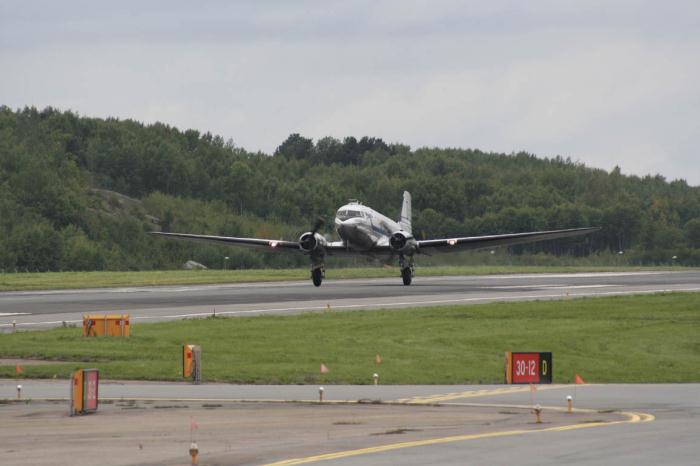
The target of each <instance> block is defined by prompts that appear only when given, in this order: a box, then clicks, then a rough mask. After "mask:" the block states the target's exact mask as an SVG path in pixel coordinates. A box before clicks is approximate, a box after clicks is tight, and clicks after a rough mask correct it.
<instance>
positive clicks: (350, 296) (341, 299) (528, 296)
mask: <svg viewBox="0 0 700 466" xmlns="http://www.w3.org/2000/svg"><path fill="white" fill-rule="evenodd" d="M663 291H695V292H697V291H700V271H679V272H620V273H580V274H528V275H488V276H457V277H421V276H420V269H419V270H418V275H417V276H416V278H415V279H414V283H413V285H411V286H404V285H402V284H401V279H400V278H399V277H396V278H383V279H359V280H325V281H324V283H323V285H322V286H321V287H319V288H316V287H314V286H313V285H312V284H311V281H310V280H305V281H295V282H274V283H246V284H231V285H206V286H201V285H200V286H159V287H133V288H105V289H92V290H88V289H85V290H61V291H31V292H4V293H0V331H10V330H12V325H13V322H14V323H15V325H16V326H17V328H19V329H31V328H39V327H50V326H57V325H62V324H63V323H64V322H65V323H67V324H76V323H79V322H81V321H82V315H83V314H84V313H128V314H129V315H130V316H131V321H133V322H140V321H156V320H167V319H182V318H196V317H204V316H209V315H212V314H217V315H228V316H246V315H248V316H249V315H263V314H280V315H282V314H295V313H301V312H315V311H323V310H327V309H329V308H330V309H331V310H356V309H381V308H388V309H392V308H401V307H410V306H434V305H450V304H477V303H488V302H497V301H525V300H536V299H541V300H544V299H565V298H577V297H593V296H612V295H625V294H636V293H657V292H663Z"/></svg>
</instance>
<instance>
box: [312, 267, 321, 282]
mask: <svg viewBox="0 0 700 466" xmlns="http://www.w3.org/2000/svg"><path fill="white" fill-rule="evenodd" d="M311 280H312V281H313V282H314V286H321V282H322V281H323V271H322V270H321V269H313V270H312V271H311Z"/></svg>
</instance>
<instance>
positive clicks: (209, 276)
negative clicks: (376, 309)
mask: <svg viewBox="0 0 700 466" xmlns="http://www.w3.org/2000/svg"><path fill="white" fill-rule="evenodd" d="M637 270H683V269H682V268H680V267H673V268H669V267H615V266H490V265H489V266H479V265H475V266H432V267H420V268H418V269H417V274H418V275H419V276H427V277H430V276H442V275H493V274H507V273H573V272H611V271H615V272H618V271H637ZM399 276H400V272H399V269H398V268H397V267H363V268H340V269H334V268H328V269H327V270H326V278H329V279H339V278H341V279H343V278H381V277H397V279H398V277H399ZM308 278H309V270H308V269H306V268H304V269H253V270H169V271H147V272H44V273H0V291H26V290H50V289H70V288H106V287H117V286H151V285H201V284H216V283H242V282H261V281H284V280H307V279H308Z"/></svg>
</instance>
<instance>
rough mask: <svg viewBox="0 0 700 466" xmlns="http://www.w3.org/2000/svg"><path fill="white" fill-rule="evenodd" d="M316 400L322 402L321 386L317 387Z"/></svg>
mask: <svg viewBox="0 0 700 466" xmlns="http://www.w3.org/2000/svg"><path fill="white" fill-rule="evenodd" d="M318 402H319V403H323V387H318Z"/></svg>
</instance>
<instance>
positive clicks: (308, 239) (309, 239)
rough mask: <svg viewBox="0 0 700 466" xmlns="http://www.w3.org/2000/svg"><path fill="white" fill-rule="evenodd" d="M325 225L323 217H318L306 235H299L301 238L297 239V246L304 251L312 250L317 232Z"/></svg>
mask: <svg viewBox="0 0 700 466" xmlns="http://www.w3.org/2000/svg"><path fill="white" fill-rule="evenodd" d="M325 223H326V220H325V219H324V218H323V217H318V219H316V223H314V227H313V229H312V230H311V231H310V232H308V233H304V234H303V235H301V238H299V246H301V248H302V249H304V250H306V251H311V250H313V249H314V248H315V247H316V232H318V230H320V229H321V227H322V226H323V225H325Z"/></svg>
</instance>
